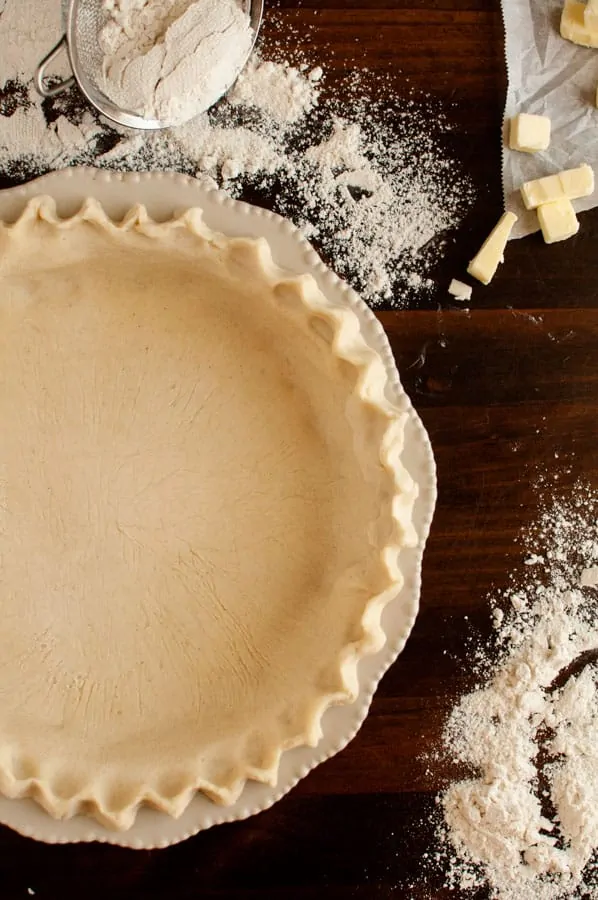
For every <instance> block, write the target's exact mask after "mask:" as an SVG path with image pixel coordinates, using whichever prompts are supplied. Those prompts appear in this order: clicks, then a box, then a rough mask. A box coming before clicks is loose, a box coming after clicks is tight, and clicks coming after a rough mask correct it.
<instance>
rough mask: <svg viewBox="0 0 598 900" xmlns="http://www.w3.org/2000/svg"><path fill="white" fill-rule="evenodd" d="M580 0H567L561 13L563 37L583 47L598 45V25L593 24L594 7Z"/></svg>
mask: <svg viewBox="0 0 598 900" xmlns="http://www.w3.org/2000/svg"><path fill="white" fill-rule="evenodd" d="M586 9H587V5H586V4H585V3H580V2H579V0H565V5H564V7H563V12H562V14H561V37H564V38H565V40H567V41H572V42H573V43H574V44H579V45H580V46H581V47H598V27H597V26H596V25H594V24H593V22H594V18H593V9H592V10H587V11H588V18H587V19H586Z"/></svg>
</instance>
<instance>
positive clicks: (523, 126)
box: [509, 113, 550, 153]
mask: <svg viewBox="0 0 598 900" xmlns="http://www.w3.org/2000/svg"><path fill="white" fill-rule="evenodd" d="M549 144H550V119H549V118H548V116H533V115H530V114H529V113H519V115H518V116H515V117H514V118H513V119H511V133H510V137H509V147H510V148H511V150H521V151H523V152H524V153H536V152H537V151H538V150H546V149H547V148H548V145H549Z"/></svg>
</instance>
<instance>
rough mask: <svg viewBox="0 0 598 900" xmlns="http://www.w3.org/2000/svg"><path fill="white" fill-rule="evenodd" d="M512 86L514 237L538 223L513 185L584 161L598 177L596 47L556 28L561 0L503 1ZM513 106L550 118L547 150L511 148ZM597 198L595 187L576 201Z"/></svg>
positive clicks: (508, 157) (510, 202)
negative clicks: (579, 42)
mask: <svg viewBox="0 0 598 900" xmlns="http://www.w3.org/2000/svg"><path fill="white" fill-rule="evenodd" d="M502 8H503V15H504V21H505V36H506V56H507V66H508V71H509V88H508V93H507V103H506V107H505V128H504V134H503V140H504V141H505V150H504V159H503V183H504V191H505V206H506V208H507V209H511V210H513V212H515V213H517V215H518V216H519V221H518V222H517V224H516V225H515V228H514V229H513V237H523V236H524V235H526V234H530V233H531V232H532V231H537V230H538V228H539V225H538V218H537V215H536V213H535V212H528V211H527V210H526V209H525V207H524V206H523V203H522V201H521V195H520V194H519V190H518V188H519V187H520V186H521V184H522V183H523V182H524V181H529V180H530V179H532V178H540V177H541V176H542V175H551V174H552V173H553V172H559V171H560V170H561V169H570V168H572V167H573V166H578V165H579V164H580V163H582V162H586V163H588V164H589V165H591V166H592V167H593V168H594V170H595V172H596V175H597V176H598V109H597V108H596V86H597V85H598V50H588V49H586V48H584V47H577V46H576V45H575V44H572V43H571V42H570V41H565V40H563V38H562V37H561V36H560V34H559V23H560V16H561V11H562V8H563V0H502ZM518 112H527V113H537V114H539V115H545V116H549V117H550V119H551V120H552V138H551V141H550V147H549V148H548V150H546V151H545V152H544V153H520V152H517V151H516V150H509V149H508V143H507V142H508V130H507V129H508V120H509V119H510V117H511V116H514V115H516V114H517V113H518ZM596 205H598V190H597V191H596V192H595V193H594V194H593V195H592V196H591V197H584V198H583V199H581V200H576V201H575V202H574V206H575V208H576V209H577V210H578V211H581V210H584V209H590V208H591V207H593V206H596Z"/></svg>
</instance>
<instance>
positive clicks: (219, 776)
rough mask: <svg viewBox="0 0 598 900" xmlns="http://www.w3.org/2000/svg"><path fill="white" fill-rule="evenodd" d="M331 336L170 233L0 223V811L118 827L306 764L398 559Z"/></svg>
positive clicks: (328, 328) (386, 446) (343, 359)
mask: <svg viewBox="0 0 598 900" xmlns="http://www.w3.org/2000/svg"><path fill="white" fill-rule="evenodd" d="M385 384H386V375H385V370H384V367H383V365H382V363H381V361H380V359H379V358H378V357H377V356H376V354H375V353H374V352H373V351H372V350H370V349H369V348H368V347H367V345H366V343H365V342H364V340H363V339H362V338H361V336H360V332H359V324H358V320H357V318H356V317H355V315H354V314H353V313H352V312H351V311H350V310H349V309H346V308H339V307H333V306H332V305H331V304H330V303H329V301H327V300H326V298H325V297H324V296H323V295H322V293H321V292H320V291H319V290H318V288H317V286H316V284H315V282H314V281H313V279H312V278H311V277H309V276H303V277H291V276H289V275H288V273H285V272H283V271H282V270H280V269H279V268H277V267H276V266H275V265H274V263H273V262H272V258H271V255H270V252H269V248H268V246H267V244H266V243H265V242H264V241H253V240H246V239H229V238H225V237H223V236H222V235H216V234H214V233H212V232H210V231H209V230H208V229H207V228H206V227H205V225H204V224H203V223H202V221H201V216H200V214H199V213H198V211H190V212H188V213H186V214H185V215H183V216H182V217H181V218H180V219H177V220H174V221H171V222H168V223H166V224H156V223H154V222H152V221H151V220H149V218H148V217H147V214H146V213H145V211H144V210H143V209H142V208H138V209H135V210H132V211H131V213H130V214H129V215H128V216H127V217H126V218H125V220H124V221H123V223H121V224H119V225H116V224H114V223H112V222H111V221H109V220H108V218H107V217H106V216H105V214H104V213H103V211H102V209H101V207H99V205H98V204H97V203H96V202H95V201H88V202H87V204H86V205H85V206H84V208H83V209H82V210H81V211H80V213H79V214H77V215H76V216H75V217H74V218H72V219H70V220H60V219H58V218H57V216H56V213H55V208H54V205H53V202H52V201H51V200H50V199H49V198H40V199H37V200H35V201H32V202H31V203H30V204H29V206H28V207H27V209H26V211H25V212H24V214H23V216H22V217H21V219H20V220H19V221H18V222H17V223H16V224H14V225H11V226H4V225H0V421H1V423H2V428H1V432H0V433H1V437H0V561H1V567H0V608H1V614H2V629H1V630H0V660H1V663H0V665H1V674H0V735H1V743H0V790H1V791H2V792H3V793H4V794H6V795H8V796H9V797H22V796H32V797H34V798H35V799H36V800H37V801H38V802H39V803H41V804H42V805H43V806H44V807H45V809H47V810H48V812H49V813H51V814H52V815H54V816H56V817H69V816H71V815H74V814H75V813H77V812H85V813H88V814H90V815H93V816H95V817H96V818H97V819H98V820H99V821H100V822H102V823H103V824H105V825H106V826H108V827H111V828H117V829H125V828H128V827H130V826H131V824H132V823H133V821H134V819H135V815H136V810H137V808H138V806H139V804H140V803H142V802H147V803H150V804H152V805H154V806H156V807H158V808H159V809H162V810H164V811H166V812H168V813H169V814H171V815H174V816H177V815H180V814H181V812H182V811H183V810H184V809H185V807H186V806H187V804H188V803H189V801H190V800H191V798H192V796H193V793H194V792H195V791H196V790H202V791H204V792H205V793H206V794H207V795H208V796H209V797H211V798H212V799H213V800H214V801H216V802H219V803H225V804H229V803H232V802H234V800H235V799H236V798H237V797H238V796H239V794H240V792H241V790H242V789H243V785H244V783H245V781H246V780H247V779H248V778H251V779H257V780H259V781H264V782H267V783H275V782H276V777H277V768H278V761H279V757H280V754H281V752H282V751H283V750H285V749H286V748H290V747H293V746H297V745H300V744H315V743H316V742H317V741H318V739H319V737H320V718H321V715H322V713H323V712H324V711H325V709H326V708H327V707H328V706H329V705H330V704H331V703H339V702H341V703H346V702H351V701H352V700H353V699H354V698H355V696H356V693H357V690H358V685H357V661H358V659H359V658H360V656H362V655H363V654H364V653H371V652H373V651H375V650H376V649H378V648H379V647H380V646H381V645H382V643H383V642H384V633H383V631H382V629H381V628H380V624H379V617H380V612H381V610H382V608H383V606H384V605H385V603H386V602H387V601H388V600H389V599H390V598H392V597H393V596H394V595H395V594H396V592H397V589H398V588H399V587H400V585H401V574H400V571H399V568H398V565H397V554H398V551H399V549H400V547H401V546H404V545H413V544H414V543H415V541H416V535H415V533H414V530H413V526H412V524H411V512H412V507H413V502H414V499H415V496H416V488H415V485H414V484H413V482H412V481H411V479H410V478H409V476H408V475H407V473H406V472H405V470H404V469H403V467H402V466H401V463H400V453H401V448H402V434H403V425H404V421H403V414H402V413H400V412H399V411H398V410H397V409H396V408H395V407H394V406H393V405H392V404H391V403H389V402H388V401H387V400H386V399H385V396H384V389H385Z"/></svg>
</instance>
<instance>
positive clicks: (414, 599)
mask: <svg viewBox="0 0 598 900" xmlns="http://www.w3.org/2000/svg"><path fill="white" fill-rule="evenodd" d="M39 194H49V195H50V196H52V197H54V198H55V200H56V202H57V206H58V212H59V214H61V215H63V216H68V215H72V214H73V213H75V212H76V211H77V210H78V209H79V207H80V206H81V203H82V201H83V200H84V199H85V198H86V197H88V196H93V197H96V198H97V199H98V200H99V201H100V202H101V203H102V205H103V206H104V208H105V209H106V211H107V212H108V214H109V215H110V216H112V217H113V218H115V219H119V218H121V217H122V216H123V215H124V213H125V212H126V211H127V210H128V209H129V208H130V207H131V206H133V205H134V204H135V203H142V204H144V205H145V206H146V207H147V209H148V212H149V213H150V215H151V216H152V217H153V218H155V219H157V220H165V219H169V218H170V217H171V216H172V215H173V213H174V212H175V211H177V210H181V209H185V208H188V207H191V206H195V207H201V209H202V210H203V212H204V217H205V221H206V223H207V224H208V225H209V226H210V228H212V229H214V230H215V231H220V232H222V233H224V234H227V235H231V236H233V235H237V236H239V235H243V236H247V237H259V236H263V237H265V238H266V239H267V240H268V242H269V244H270V246H271V248H272V254H273V257H274V259H275V261H276V262H277V263H278V264H279V265H280V266H283V267H285V268H287V269H289V270H291V271H292V272H296V273H302V272H310V273H311V274H312V275H313V276H314V277H315V278H316V280H317V282H318V285H319V287H320V289H321V290H322V291H323V293H324V294H326V295H327V296H329V297H331V298H332V299H334V300H336V301H338V300H339V299H340V300H341V301H344V302H345V303H347V304H348V305H350V306H351V307H352V308H353V309H354V311H355V312H356V313H357V315H358V317H359V319H360V321H361V324H362V331H363V335H364V337H365V339H366V340H367V342H368V343H369V344H370V346H371V347H373V348H374V349H375V350H377V351H378V353H379V354H380V356H381V358H382V359H383V361H384V363H385V365H386V369H387V371H388V376H389V388H388V390H389V392H390V393H391V397H392V399H393V400H394V401H395V402H396V403H398V405H399V406H400V407H402V408H403V409H405V410H406V411H407V412H408V414H409V415H408V423H407V428H406V434H405V451H404V454H403V464H404V465H405V467H406V468H407V470H408V471H409V473H410V475H411V476H412V478H413V479H414V480H415V481H416V482H417V483H418V485H419V488H420V492H419V498H418V500H417V502H416V506H415V515H414V522H415V527H416V530H417V534H418V536H419V542H418V545H417V547H415V548H412V549H403V550H402V551H401V568H402V571H403V573H404V576H405V585H404V587H403V589H402V590H401V591H400V593H398V595H397V597H396V598H395V599H394V600H392V601H391V602H390V603H389V604H388V606H387V607H386V609H385V611H384V614H383V619H382V625H383V627H384V630H385V632H386V635H387V642H386V644H385V646H384V647H383V649H382V650H381V651H380V652H379V653H377V654H375V655H373V656H369V657H366V658H365V659H363V660H362V661H361V662H360V663H359V681H360V685H361V690H360V693H359V697H358V699H357V700H356V702H355V703H353V704H351V705H348V706H337V707H333V708H331V709H329V710H328V711H327V712H326V713H325V715H324V717H323V720H322V728H323V735H324V736H323V738H322V740H321V741H320V743H319V744H318V746H317V747H316V748H309V747H299V748H297V749H295V750H290V751H287V752H285V753H283V755H282V760H281V764H280V772H279V779H278V784H277V785H276V786H275V787H270V786H268V785H263V784H258V783H256V782H248V784H247V785H246V787H245V789H244V791H243V793H242V794H241V796H240V798H239V800H238V801H237V802H236V803H235V804H234V805H233V806H230V807H222V806H218V805H216V804H214V803H213V802H212V801H210V800H209V799H208V798H207V797H205V796H204V795H203V794H197V795H196V797H195V798H194V800H193V801H192V802H191V804H190V805H189V807H188V808H187V809H186V810H185V812H184V813H183V815H182V816H181V817H180V818H179V819H172V818H170V817H168V816H167V815H165V814H164V813H160V812H158V811H155V810H152V809H149V808H147V807H144V808H142V809H140V810H139V813H138V815H137V818H136V821H135V824H134V826H133V827H132V828H131V829H130V830H129V831H127V832H124V833H118V832H112V831H109V830H107V829H106V828H103V827H102V826H101V825H100V824H98V823H97V822H95V821H94V820H93V819H89V818H86V817H83V816H76V817H74V818H72V819H70V820H67V821H56V820H55V819H52V818H51V817H50V816H49V815H48V814H47V813H46V812H44V810H43V809H42V808H41V807H40V806H38V805H37V803H35V802H34V801H32V800H9V799H7V798H4V797H0V822H2V823H4V824H5V825H8V826H9V827H11V828H13V829H15V831H18V832H20V834H23V835H26V836H28V837H32V838H35V839H37V840H40V841H46V842H48V843H68V842H74V841H102V842H105V843H110V844H119V845H121V846H123V847H132V848H136V849H154V848H159V847H167V846H169V845H171V844H176V843H178V842H179V841H183V840H185V839H186V838H188V837H191V836H192V835H193V834H196V833H197V832H198V831H202V830H203V829H206V828H211V827H212V826H213V825H218V824H221V823H223V822H232V821H235V820H238V819H245V818H247V817H248V816H252V815H254V814H255V813H258V812H260V811H262V810H265V809H267V808H268V807H270V806H272V805H273V804H274V803H276V801H277V800H280V798H281V797H283V796H284V795H285V794H286V793H288V792H289V791H290V790H291V788H293V787H294V786H295V785H296V784H297V782H298V781H299V780H300V779H301V778H304V777H305V776H306V775H307V774H308V772H309V771H310V770H311V769H313V768H314V767H315V766H317V765H319V764H320V763H321V762H324V760H326V759H329V758H330V757H331V756H334V755H335V754H336V753H338V752H339V751H340V750H342V749H343V747H345V746H346V745H347V744H348V743H349V741H350V740H352V738H353V737H354V736H355V735H356V733H357V731H358V730H359V728H360V726H361V725H362V723H363V721H364V719H365V717H366V715H367V712H368V709H369V706H370V703H371V700H372V697H373V695H374V691H375V690H376V687H377V685H378V682H379V681H380V679H381V678H382V676H383V675H384V673H385V672H386V670H387V669H388V668H389V666H391V665H392V663H393V662H394V661H395V660H396V658H397V656H398V655H399V653H400V652H401V650H402V649H403V647H404V645H405V642H406V640H407V637H408V636H409V633H410V631H411V628H412V626H413V623H414V621H415V617H416V615H417V610H418V605H419V594H420V584H421V563H422V555H423V551H424V545H425V541H426V538H427V536H428V532H429V528H430V523H431V520H432V515H433V512H434V506H435V502H436V467H435V464H434V457H433V455H432V449H431V446H430V441H429V438H428V435H427V433H426V431H425V429H424V427H423V425H422V423H421V420H420V419H419V416H418V415H417V414H416V413H415V411H414V410H413V408H412V406H411V403H410V401H409V398H408V397H407V395H406V394H405V391H404V390H403V387H402V385H401V382H400V380H399V375H398V372H397V370H396V367H395V363H394V360H393V356H392V351H391V349H390V345H389V343H388V340H387V338H386V335H385V333H384V331H383V329H382V327H381V325H380V324H379V323H378V321H377V319H376V318H375V316H374V315H373V313H372V312H371V311H370V309H369V308H368V307H367V306H366V304H365V303H364V302H363V301H362V300H361V299H360V298H359V297H358V295H357V294H356V293H355V292H354V291H352V290H351V289H350V288H349V287H348V286H347V285H346V284H345V283H344V282H342V281H341V280H340V279H339V278H337V277H336V275H334V273H333V272H332V271H331V270H330V269H328V268H327V267H326V266H325V265H324V264H323V262H322V261H321V259H320V258H319V256H318V255H317V254H316V252H315V251H314V250H313V248H312V247H311V245H310V244H309V243H308V242H307V241H306V240H305V238H304V237H303V236H302V234H301V232H300V231H299V230H298V229H297V228H295V227H294V226H293V225H292V224H291V223H290V222H289V221H287V220H286V219H283V218H281V217H280V216H277V215H275V214H273V213H271V212H268V211H266V210H263V209H259V208H257V207H254V206H250V205H248V204H246V203H240V202H238V201H235V200H231V199H230V198H229V197H228V196H227V195H226V194H224V193H223V192H221V191H216V190H211V189H206V188H205V187H204V186H202V185H201V184H200V182H199V181H197V180H196V179H194V178H191V177H189V176H186V175H180V174H176V173H170V172H144V173H126V174H123V173H113V172H105V171H101V170H98V169H91V168H74V169H66V170H64V171H61V172H54V173H51V174H49V175H44V176H43V177H41V178H38V179H36V180H35V181H32V182H29V183H28V184H26V185H24V186H23V187H18V188H11V189H9V190H5V191H0V219H3V220H4V221H11V220H13V219H15V218H17V217H18V215H19V214H20V212H21V210H22V209H23V207H24V205H25V204H26V202H27V201H28V200H29V199H30V198H31V197H34V196H36V195H39Z"/></svg>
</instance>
